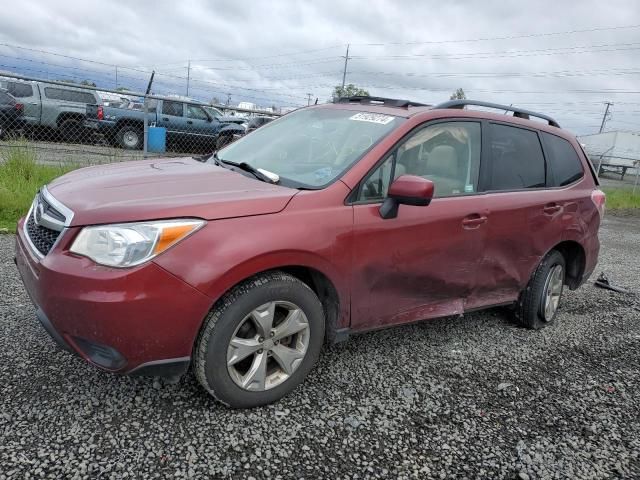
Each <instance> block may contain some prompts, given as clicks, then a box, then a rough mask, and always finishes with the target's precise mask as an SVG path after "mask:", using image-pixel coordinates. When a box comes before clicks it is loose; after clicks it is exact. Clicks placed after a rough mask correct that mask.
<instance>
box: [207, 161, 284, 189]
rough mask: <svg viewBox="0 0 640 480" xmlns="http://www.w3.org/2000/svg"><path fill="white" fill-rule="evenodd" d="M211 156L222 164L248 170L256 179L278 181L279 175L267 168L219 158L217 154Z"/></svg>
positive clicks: (269, 181) (270, 181)
mask: <svg viewBox="0 0 640 480" xmlns="http://www.w3.org/2000/svg"><path fill="white" fill-rule="evenodd" d="M213 158H214V159H215V160H217V161H218V162H221V163H223V164H226V165H231V166H232V167H236V168H239V169H240V170H244V171H245V172H249V173H250V174H251V175H253V176H254V177H256V178H257V179H258V180H262V181H263V182H267V183H278V182H279V181H280V176H279V175H278V174H277V173H273V172H270V171H269V170H264V169H263V168H256V167H254V166H253V165H250V164H248V163H247V162H240V163H236V162H229V161H227V160H221V159H220V158H218V156H217V155H214V157H213Z"/></svg>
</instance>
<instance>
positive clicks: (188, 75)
mask: <svg viewBox="0 0 640 480" xmlns="http://www.w3.org/2000/svg"><path fill="white" fill-rule="evenodd" d="M190 79H191V60H189V61H188V62H187V97H188V96H189V80H190Z"/></svg>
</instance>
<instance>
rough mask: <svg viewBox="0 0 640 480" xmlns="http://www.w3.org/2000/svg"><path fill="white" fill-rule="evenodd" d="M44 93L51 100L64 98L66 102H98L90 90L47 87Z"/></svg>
mask: <svg viewBox="0 0 640 480" xmlns="http://www.w3.org/2000/svg"><path fill="white" fill-rule="evenodd" d="M44 94H45V96H46V97H47V98H50V99H51V100H62V101H64V102H75V103H91V104H93V103H97V102H96V99H95V97H94V96H93V95H91V94H90V93H88V92H79V91H77V90H67V89H64V88H51V87H46V88H45V89H44Z"/></svg>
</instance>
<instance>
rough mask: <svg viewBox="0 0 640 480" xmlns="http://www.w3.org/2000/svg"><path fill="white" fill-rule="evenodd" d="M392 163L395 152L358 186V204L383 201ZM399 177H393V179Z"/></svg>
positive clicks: (387, 187)
mask: <svg viewBox="0 0 640 480" xmlns="http://www.w3.org/2000/svg"><path fill="white" fill-rule="evenodd" d="M394 163H395V152H394V153H392V154H391V155H390V156H389V157H388V158H387V159H386V160H385V161H384V162H382V165H380V166H379V167H378V168H376V169H375V170H374V171H373V172H371V173H370V174H369V175H368V176H367V177H366V178H365V179H364V181H363V182H362V183H361V186H360V192H358V201H359V202H382V201H383V200H384V199H385V197H386V196H387V191H388V190H389V184H390V183H391V182H390V180H391V171H392V170H393V165H394ZM400 175H401V174H397V175H394V179H395V178H398V177H399V176H400Z"/></svg>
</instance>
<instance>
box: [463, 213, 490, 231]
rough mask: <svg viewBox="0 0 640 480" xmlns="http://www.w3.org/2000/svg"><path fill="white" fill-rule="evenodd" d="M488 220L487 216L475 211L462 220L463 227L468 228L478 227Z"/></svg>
mask: <svg viewBox="0 0 640 480" xmlns="http://www.w3.org/2000/svg"><path fill="white" fill-rule="evenodd" d="M486 221H487V217H485V216H484V215H479V214H477V213H474V214H472V215H469V216H467V217H465V218H464V219H463V220H462V227H463V228H466V229H472V228H478V227H479V226H480V225H482V224H483V223H485V222H486Z"/></svg>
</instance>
